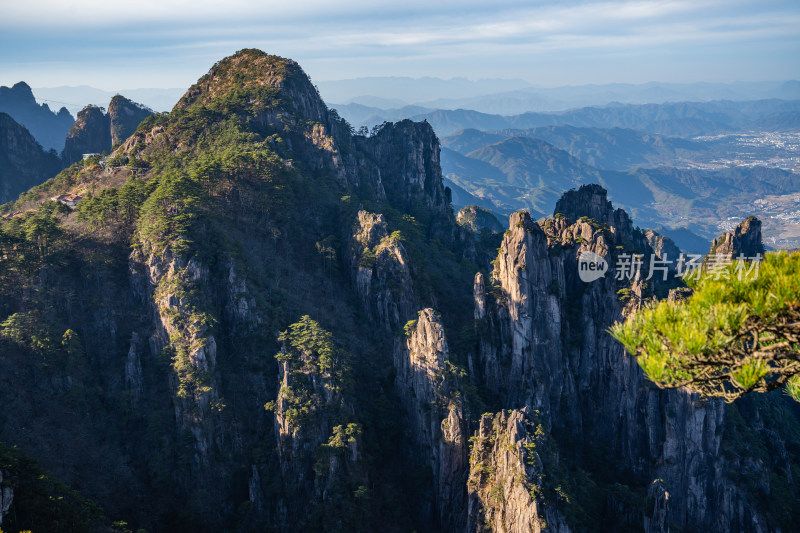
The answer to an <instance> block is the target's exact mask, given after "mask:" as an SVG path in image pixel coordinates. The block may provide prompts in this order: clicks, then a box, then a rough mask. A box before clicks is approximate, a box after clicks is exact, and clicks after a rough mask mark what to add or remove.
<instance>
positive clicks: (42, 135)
mask: <svg viewBox="0 0 800 533" xmlns="http://www.w3.org/2000/svg"><path fill="white" fill-rule="evenodd" d="M0 113H7V114H9V115H10V116H11V117H12V118H13V119H14V120H15V121H17V122H18V123H20V124H22V125H23V126H25V128H27V130H28V131H30V132H31V134H32V135H33V136H34V137H35V138H36V140H37V141H38V142H39V144H41V145H42V146H43V147H44V149H45V150H56V151H57V152H60V151H61V150H62V149H63V148H64V138H65V137H66V135H67V132H68V131H69V129H70V127H72V124H73V123H74V122H75V119H74V118H73V117H72V115H70V114H69V111H67V109H66V108H65V107H62V108H61V109H60V110H59V111H58V113H56V112H54V111H51V110H50V107H49V106H48V105H47V104H41V105H39V104H38V103H36V98H35V97H34V96H33V91H32V90H31V88H30V86H29V85H28V84H27V83H25V82H23V81H21V82H19V83H16V84H14V86H13V87H0Z"/></svg>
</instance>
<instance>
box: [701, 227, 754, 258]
mask: <svg viewBox="0 0 800 533" xmlns="http://www.w3.org/2000/svg"><path fill="white" fill-rule="evenodd" d="M708 254H709V255H718V256H725V257H728V258H731V257H733V258H736V257H739V256H740V255H743V256H744V257H756V256H757V255H761V256H763V255H764V244H763V243H762V242H761V221H760V220H759V219H757V218H756V217H748V218H747V219H745V220H744V221H742V222H741V223H740V224H739V225H737V226H736V228H734V230H733V231H732V232H730V233H723V234H722V235H721V236H719V237H717V238H716V239H714V240H713V241H712V243H711V250H709V252H708Z"/></svg>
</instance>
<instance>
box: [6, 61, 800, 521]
mask: <svg viewBox="0 0 800 533" xmlns="http://www.w3.org/2000/svg"><path fill="white" fill-rule="evenodd" d="M109 161H114V162H115V166H114V167H113V168H102V167H101V166H100V165H99V164H97V163H96V162H94V161H92V160H88V161H86V162H84V163H82V164H79V165H75V166H73V167H71V168H70V169H67V170H65V171H64V172H63V173H62V174H60V175H59V176H58V177H56V178H55V179H53V180H51V181H50V182H48V183H46V184H44V185H43V186H42V187H41V188H40V189H38V190H37V191H34V192H35V193H36V194H39V195H40V196H41V198H46V197H47V195H48V194H51V193H52V192H53V191H55V190H60V189H63V188H64V187H65V186H66V185H67V184H68V185H69V186H70V187H73V188H75V189H76V190H83V189H84V188H85V189H86V190H91V191H92V196H91V197H90V198H87V199H86V200H84V201H82V204H81V205H79V209H78V210H77V211H76V212H74V213H54V214H52V215H51V214H48V213H46V212H45V211H44V210H42V213H39V214H37V215H28V216H27V217H26V218H21V219H18V220H16V219H15V221H12V222H6V223H3V225H2V227H1V229H2V230H3V231H4V232H6V233H7V234H8V235H10V236H11V237H13V238H14V239H17V241H15V242H17V243H18V248H17V249H20V250H21V249H25V250H26V251H28V250H29V251H28V252H27V253H29V254H31V255H30V256H29V257H33V258H35V262H32V263H29V264H28V266H27V270H23V269H19V268H9V269H3V270H0V275H2V276H3V283H2V284H1V285H0V287H2V289H1V290H2V298H3V300H2V301H3V302H7V303H6V304H5V306H6V307H5V308H4V317H5V319H4V321H3V329H2V336H1V337H2V340H0V342H2V343H3V347H4V351H3V352H0V353H2V355H0V379H3V380H4V381H3V383H2V386H0V395H2V396H0V399H1V400H2V404H3V405H8V406H9V408H7V409H2V410H0V417H1V418H0V439H2V440H7V441H10V442H14V443H15V444H18V445H19V446H20V447H21V448H22V449H23V450H24V451H25V452H26V453H29V454H30V455H32V456H34V457H36V458H37V459H39V461H40V462H42V464H43V465H44V466H45V467H47V468H49V469H52V470H53V471H54V472H55V473H56V474H57V475H59V476H60V477H62V478H63V479H64V480H65V481H67V482H69V483H70V485H72V486H73V487H75V488H77V489H79V490H80V491H81V492H82V493H84V494H87V495H90V496H91V497H93V498H95V499H97V500H98V503H100V504H101V505H102V506H103V508H104V509H105V511H106V515H107V518H108V519H109V521H111V520H118V519H124V520H125V521H126V522H128V523H129V524H130V525H131V527H135V528H139V527H141V528H146V529H147V530H148V531H152V532H157V531H167V530H179V531H189V530H191V531H216V530H220V529H230V530H238V531H263V530H264V529H265V528H269V529H270V530H273V531H297V530H301V529H302V530H307V531H316V530H320V531H321V530H325V531H354V530H361V531H378V530H380V531H411V530H417V531H463V530H465V529H466V530H468V531H479V530H487V529H488V530H493V531H519V530H529V529H531V528H533V530H537V529H536V528H539V529H541V528H543V527H545V525H546V526H547V528H546V530H554V531H591V530H597V529H603V530H609V531H613V530H616V531H627V530H630V529H631V528H647V530H648V531H666V530H668V529H669V528H673V529H674V528H675V527H680V528H689V527H692V526H693V525H696V524H702V525H703V527H705V528H709V529H716V530H720V531H754V530H755V531H778V530H781V525H780V524H783V523H784V522H785V520H786V516H784V515H782V514H781V513H786V512H791V510H789V511H786V510H785V508H784V507H782V506H781V505H780V504H779V502H778V503H774V502H765V501H762V500H761V499H754V498H750V497H749V496H748V494H749V493H748V492H747V491H748V490H750V487H749V485H747V483H746V480H743V479H740V478H736V477H735V476H734V475H733V473H734V472H747V475H748V479H750V480H761V479H767V480H768V481H766V483H767V491H769V490H770V488H771V487H773V486H774V487H778V484H779V483H786V484H787V485H786V487H788V490H789V491H796V486H794V485H791V484H790V483H789V481H785V480H786V479H788V478H787V476H786V475H785V473H784V472H783V471H782V470H781V468H783V467H784V465H783V463H781V464H780V465H777V466H776V465H774V464H772V463H769V462H768V461H767V460H765V459H764V458H762V457H761V456H760V455H758V454H755V453H753V454H752V455H751V456H750V458H748V455H747V453H746V452H745V451H743V450H741V449H738V448H735V447H734V448H730V453H729V454H728V455H724V456H723V455H720V453H719V451H720V449H723V448H724V447H725V446H726V444H725V442H727V441H726V437H725V435H726V433H725V432H726V431H728V432H731V434H732V435H733V437H728V438H729V439H730V438H732V439H734V440H735V439H736V438H737V436H738V437H741V435H745V434H746V435H747V436H748V438H749V439H750V441H748V442H751V443H752V444H751V445H750V446H751V447H752V448H753V449H754V450H755V449H758V446H763V445H764V444H763V442H764V441H765V440H770V441H772V442H776V443H782V442H786V443H790V439H791V436H787V435H785V434H783V433H781V432H780V431H778V430H773V429H772V427H771V426H769V424H770V422H769V420H770V418H769V416H768V415H767V407H768V406H767V407H764V406H761V407H760V408H761V409H762V410H763V411H764V414H763V416H762V420H764V424H765V427H766V426H769V427H770V431H775V433H774V434H772V433H770V434H769V437H767V436H765V435H766V434H765V433H761V432H760V430H755V429H752V428H750V427H749V426H747V425H746V424H744V425H741V424H739V425H737V423H734V422H735V420H734V422H730V423H729V422H728V419H727V418H726V414H725V409H724V408H723V406H722V405H721V404H717V403H713V402H709V403H708V404H703V403H701V402H698V400H697V399H695V398H692V397H690V396H688V395H686V394H683V393H682V392H681V391H672V392H664V391H660V390H658V389H656V388H655V387H653V386H651V385H649V384H648V382H646V381H645V380H644V378H643V376H642V372H641V370H640V369H639V367H638V365H637V364H636V362H635V360H634V359H633V358H631V357H629V356H627V355H626V354H625V353H624V351H623V349H622V347H621V346H619V345H618V344H616V343H615V341H613V340H612V339H611V338H610V336H609V335H608V334H607V333H606V329H607V328H608V327H609V326H610V325H611V324H612V323H613V321H615V320H618V319H621V318H622V317H623V316H624V315H625V314H626V313H629V312H632V311H634V310H635V309H636V308H637V307H639V306H641V305H643V304H644V302H645V301H646V300H647V299H648V298H650V297H652V296H653V295H664V294H665V293H666V292H667V291H668V290H669V288H671V285H670V283H672V282H674V280H668V281H667V282H664V283H659V282H648V280H646V279H645V277H646V272H647V268H648V266H649V264H648V263H647V262H645V264H644V265H643V272H644V274H641V273H640V274H633V275H632V276H631V277H630V279H628V278H623V279H621V280H620V281H617V280H616V279H615V274H616V273H617V267H616V265H617V259H619V257H620V256H621V255H622V254H624V253H631V252H634V251H635V252H649V251H650V250H652V248H651V247H650V245H649V243H648V241H647V238H646V237H645V235H644V234H643V233H642V232H641V231H639V230H638V229H636V228H634V227H633V224H632V223H631V221H630V218H629V217H628V215H627V214H626V213H625V212H624V211H622V210H619V209H617V210H615V209H613V207H612V206H611V204H610V202H609V201H608V199H607V197H606V191H605V190H604V189H603V188H602V187H599V186H596V185H595V186H586V187H581V188H580V189H578V190H573V191H569V192H567V193H566V194H565V195H564V196H563V197H562V198H561V200H560V201H559V202H558V207H557V215H556V216H554V217H553V218H552V219H548V220H543V221H542V222H541V223H537V222H535V221H534V220H533V219H532V218H531V216H530V215H529V214H528V213H524V212H520V213H515V214H514V215H513V216H512V217H511V221H510V227H509V229H508V231H506V232H505V234H503V235H497V236H496V237H492V236H491V235H490V236H487V239H488V240H486V241H484V240H483V239H476V238H475V237H474V236H473V234H472V233H471V232H470V231H469V230H467V229H465V228H464V227H461V226H459V225H458V224H457V223H456V219H455V216H454V214H453V211H452V209H451V208H450V200H451V198H450V197H451V194H450V192H449V190H448V189H446V188H445V187H444V184H443V181H442V174H441V168H440V164H439V163H440V148H439V143H438V139H437V137H436V135H435V134H434V132H433V129H432V128H431V126H430V125H429V124H427V123H424V122H423V123H414V122H411V121H402V122H399V123H392V124H386V125H384V126H383V127H382V128H380V129H379V130H376V131H375V132H374V133H373V134H371V135H369V136H364V135H356V134H354V132H353V131H352V130H351V129H350V128H349V125H348V124H347V123H346V122H344V121H343V120H341V119H340V118H339V117H338V115H337V114H336V113H334V112H333V111H330V110H328V109H327V108H326V107H325V105H324V104H323V103H322V100H321V99H320V98H319V95H318V94H317V92H316V90H315V88H314V87H313V85H312V84H311V82H310V81H309V80H308V78H307V77H306V76H305V74H304V73H303V72H302V69H300V67H299V66H298V65H297V64H296V63H295V62H293V61H291V60H287V59H284V58H280V57H277V56H270V55H267V54H264V53H263V52H260V51H257V50H243V51H240V52H239V53H237V54H236V55H234V56H232V57H230V58H226V59H225V60H223V61H221V62H219V63H218V64H217V65H215V66H214V67H213V68H212V69H211V71H210V72H209V74H207V75H206V76H204V77H203V78H201V79H200V80H199V81H198V83H197V84H195V85H194V86H193V87H191V88H190V89H189V90H188V91H187V93H186V95H185V96H184V97H183V98H182V99H181V101H180V102H179V103H178V104H177V105H176V107H175V109H174V110H173V111H172V113H170V114H168V115H154V116H152V117H149V118H147V119H145V120H144V122H143V123H142V124H141V125H140V126H139V128H138V129H137V130H136V132H135V133H134V134H133V135H131V136H130V137H129V138H128V139H127V140H126V141H125V142H123V143H122V144H121V145H120V146H119V147H118V148H117V149H116V150H114V151H113V152H112V154H111V155H110V157H109ZM19 207H24V206H22V205H21V204H20V206H19ZM35 217H39V218H35ZM39 222H47V223H48V224H52V225H54V227H55V228H56V229H57V230H56V231H54V232H53V233H48V234H46V236H47V239H38V236H40V235H42V234H41V233H37V232H36V231H35V230H34V228H35V227H40V226H35V225H34V224H38V223H39ZM47 227H50V226H47ZM28 228H30V231H29V232H28V231H26V229H28ZM37 231H38V230H37ZM29 233H30V235H31V239H33V240H26V239H28V237H27V236H28V234H29ZM45 244H46V246H45ZM498 244H499V245H500V249H499V250H496V248H497V245H498ZM586 251H591V252H593V253H595V254H598V255H600V256H601V257H603V258H605V259H606V260H607V261H608V264H609V265H610V270H609V272H608V274H607V275H606V276H604V277H603V278H601V279H598V280H596V281H593V282H591V283H584V282H583V281H581V280H580V277H579V275H578V261H577V258H578V255H579V254H580V253H581V252H586ZM9 254H10V255H9V257H10V259H11V260H13V261H18V262H20V264H21V261H23V259H24V258H22V257H21V256H20V257H17V255H15V253H14V250H13V249H12V250H11V251H10V252H9ZM646 255H647V254H646ZM493 258H494V261H493V262H492V263H490V260H492V259H493ZM9 264H11V263H9ZM13 264H15V265H16V264H17V263H13ZM490 269H491V275H490ZM34 289H35V290H34ZM17 331H25V332H28V334H27V336H24V335H18V334H17V333H16V332H17ZM70 331H71V332H72V333H69V332H70ZM30 333H32V334H30ZM31 338H36V339H40V342H38V344H34V343H32V342H31V341H30V340H29V339H31ZM47 339H51V340H47ZM52 339H58V340H60V342H53V341H52ZM18 376H21V377H18ZM36 376H39V378H38V379H36V378H35V377H36ZM41 376H45V378H42V377H41ZM776 405H777V404H776ZM58 406H63V407H58ZM481 413H486V414H483V415H482V414H481ZM32 424H33V426H34V429H33V430H32V431H28V430H26V429H24V428H27V427H30V426H31V425H32ZM44 428H48V429H47V432H48V435H53V439H54V440H55V441H57V442H59V443H60V445H61V446H60V451H59V454H58V456H56V455H55V454H54V453H53V451H52V450H51V449H49V447H48V445H47V442H48V441H50V439H41V438H39V435H40V434H42V432H43V431H44ZM76 428H78V429H77V430H76ZM748 431H749V432H750V433H748ZM742 432H744V433H742ZM740 440H741V439H740ZM792 446H793V445H792V444H786V446H784V451H785V452H786V453H785V456H786V457H787V458H790V457H794V456H792V455H790V453H794V451H793V450H794V448H792ZM790 450H791V452H790ZM751 452H752V450H751ZM787 462H791V459H787ZM88 465H91V467H89V466H88ZM89 472H91V475H87V474H88V473H89ZM776 472H778V473H777V474H776ZM781 487H783V486H781ZM755 490H761V489H760V488H759V487H757V488H756V489H755ZM775 490H777V489H775ZM790 493H792V492H790ZM18 494H19V492H18V491H16V492H15V496H14V498H15V499H16V498H17V497H18ZM759 494H760V493H759ZM789 518H791V516H789ZM25 519H26V518H25V517H22V518H20V517H18V518H17V519H15V520H17V522H15V524H14V525H15V526H24V525H25V524H27V522H24V520H25Z"/></svg>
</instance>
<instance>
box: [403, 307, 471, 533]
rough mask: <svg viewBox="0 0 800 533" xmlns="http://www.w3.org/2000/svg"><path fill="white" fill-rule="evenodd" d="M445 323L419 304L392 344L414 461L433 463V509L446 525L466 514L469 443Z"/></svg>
mask: <svg viewBox="0 0 800 533" xmlns="http://www.w3.org/2000/svg"><path fill="white" fill-rule="evenodd" d="M449 355H450V354H449V348H448V345H447V339H446V337H445V334H444V328H443V326H442V324H441V320H440V318H439V316H438V315H437V314H436V312H435V311H434V310H433V309H423V310H422V311H420V312H419V318H418V320H417V321H416V324H414V325H413V327H410V328H409V334H408V337H407V338H406V339H405V342H398V343H397V344H396V346H395V353H394V361H395V369H396V371H397V377H396V379H395V385H396V387H397V391H398V394H399V395H400V396H401V399H402V401H403V403H404V406H405V409H406V414H407V416H408V418H409V428H410V430H411V435H412V439H413V441H414V445H415V446H414V454H415V456H416V457H415V458H414V460H415V462H416V463H417V464H422V465H427V466H428V467H429V468H430V469H431V473H432V474H433V481H434V496H435V498H436V499H435V507H434V508H435V509H436V510H437V511H438V512H437V514H438V517H439V521H440V523H441V524H442V527H443V528H445V529H446V530H453V531H459V530H461V529H462V528H463V521H464V518H465V509H466V507H465V480H466V472H467V443H466V437H465V422H464V420H463V413H462V406H461V400H460V398H459V397H458V396H456V395H452V392H454V390H455V388H456V385H457V379H458V376H457V375H456V374H455V372H454V371H453V368H452V367H451V365H450V363H449V361H448V359H449Z"/></svg>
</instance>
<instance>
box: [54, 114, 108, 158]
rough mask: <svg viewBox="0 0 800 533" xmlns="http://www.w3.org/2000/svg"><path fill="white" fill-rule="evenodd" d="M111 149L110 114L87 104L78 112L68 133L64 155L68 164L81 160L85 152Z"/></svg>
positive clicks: (97, 152) (99, 151) (100, 151)
mask: <svg viewBox="0 0 800 533" xmlns="http://www.w3.org/2000/svg"><path fill="white" fill-rule="evenodd" d="M109 150H111V125H110V122H109V118H108V115H106V114H105V112H104V110H103V109H101V108H99V107H97V106H87V107H85V108H84V109H82V110H81V111H80V113H78V118H77V119H76V120H75V124H73V126H72V128H70V130H69V133H68V134H67V140H66V141H65V143H64V152H63V154H62V157H63V158H64V161H66V162H67V163H68V164H72V163H75V162H76V161H80V160H81V157H82V156H83V154H90V153H96V154H99V153H102V152H108V151H109Z"/></svg>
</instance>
